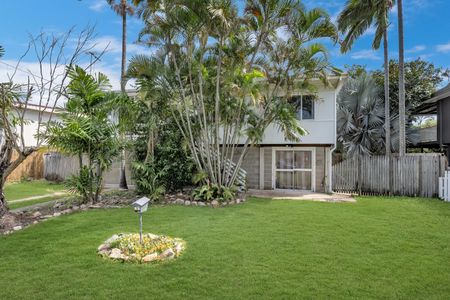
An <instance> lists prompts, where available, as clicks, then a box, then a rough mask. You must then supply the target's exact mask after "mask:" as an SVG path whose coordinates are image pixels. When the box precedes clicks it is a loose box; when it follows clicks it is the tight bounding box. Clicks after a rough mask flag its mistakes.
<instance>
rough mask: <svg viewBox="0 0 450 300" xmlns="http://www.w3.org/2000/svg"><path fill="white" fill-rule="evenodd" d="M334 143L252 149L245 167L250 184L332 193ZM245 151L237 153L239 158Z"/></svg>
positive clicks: (244, 161)
mask: <svg viewBox="0 0 450 300" xmlns="http://www.w3.org/2000/svg"><path fill="white" fill-rule="evenodd" d="M332 146H333V145H260V146H253V147H250V148H249V149H248V152H247V154H246V156H245V157H244V160H243V163H242V166H241V168H242V169H244V170H245V171H246V172H247V187H248V188H249V189H261V190H299V191H313V192H322V193H324V192H331V190H332V188H331V149H332ZM241 151H242V148H239V151H238V152H237V153H236V154H237V155H236V156H235V157H238V156H239V155H240V153H241Z"/></svg>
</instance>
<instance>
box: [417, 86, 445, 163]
mask: <svg viewBox="0 0 450 300" xmlns="http://www.w3.org/2000/svg"><path fill="white" fill-rule="evenodd" d="M415 113H416V114H417V115H432V116H436V118H437V126H436V127H431V128H430V129H428V130H427V132H426V133H425V134H426V136H425V139H424V140H423V141H421V143H422V145H423V146H434V147H437V148H440V149H441V150H442V151H445V152H446V153H447V158H449V159H450V84H449V85H447V86H446V87H444V88H443V89H440V90H438V91H437V92H435V93H434V94H433V96H432V97H431V98H430V99H428V100H426V101H424V102H423V104H422V105H421V106H420V107H419V108H418V109H417V110H416V112H415Z"/></svg>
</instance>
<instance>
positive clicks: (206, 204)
mask: <svg viewBox="0 0 450 300" xmlns="http://www.w3.org/2000/svg"><path fill="white" fill-rule="evenodd" d="M244 202H245V198H237V199H235V200H231V201H218V200H212V201H211V202H204V201H192V200H185V199H181V198H176V199H175V200H163V201H161V202H159V203H160V204H169V205H184V206H204V207H214V208H215V207H221V206H229V205H235V204H242V203H244ZM159 203H158V202H156V203H155V204H159Z"/></svg>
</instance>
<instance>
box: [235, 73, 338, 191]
mask: <svg viewBox="0 0 450 300" xmlns="http://www.w3.org/2000/svg"><path fill="white" fill-rule="evenodd" d="M312 83H313V84H314V85H315V86H316V87H317V91H318V92H317V97H316V98H315V99H314V97H311V96H308V95H303V96H301V94H300V93H298V94H297V95H295V93H294V94H293V96H292V97H291V100H292V102H293V104H294V105H295V107H296V108H297V119H298V122H299V123H300V125H301V126H302V127H303V128H304V129H306V130H307V131H308V134H307V135H305V136H303V137H302V139H301V141H300V142H290V141H287V140H286V139H285V138H284V134H283V133H282V132H281V131H280V130H279V129H278V128H277V127H276V126H274V125H271V126H269V127H268V128H267V130H266V131H265V134H264V137H263V140H262V142H261V143H260V144H259V145H257V146H253V147H251V148H250V149H249V151H248V153H247V155H246V157H245V158H244V161H243V164H242V168H243V169H244V170H245V171H246V172H247V186H248V188H250V189H262V190H272V189H274V190H306V191H314V192H331V191H332V182H331V178H332V176H331V172H332V153H333V151H334V149H335V146H336V99H337V96H338V93H339V91H340V89H341V87H342V84H343V77H333V78H331V79H330V85H329V86H325V85H324V84H323V83H322V82H321V81H320V80H313V81H312ZM238 154H239V153H238Z"/></svg>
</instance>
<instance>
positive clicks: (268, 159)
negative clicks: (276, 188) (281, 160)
mask: <svg viewBox="0 0 450 300" xmlns="http://www.w3.org/2000/svg"><path fill="white" fill-rule="evenodd" d="M272 187H273V185H272V147H264V189H265V190H271V189H272Z"/></svg>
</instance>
